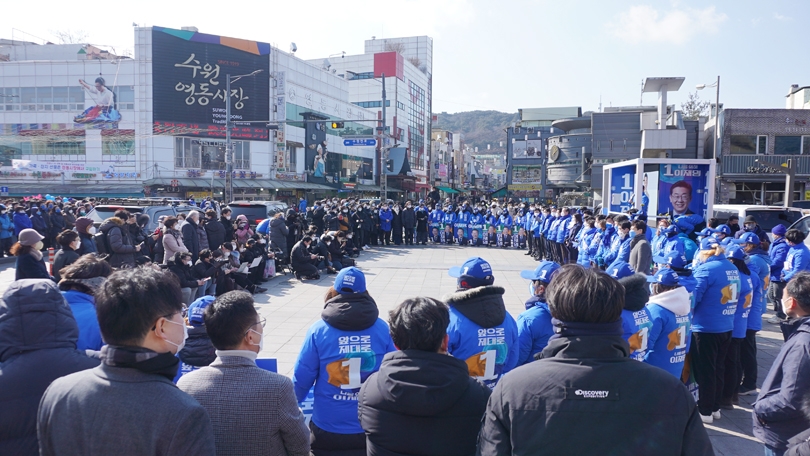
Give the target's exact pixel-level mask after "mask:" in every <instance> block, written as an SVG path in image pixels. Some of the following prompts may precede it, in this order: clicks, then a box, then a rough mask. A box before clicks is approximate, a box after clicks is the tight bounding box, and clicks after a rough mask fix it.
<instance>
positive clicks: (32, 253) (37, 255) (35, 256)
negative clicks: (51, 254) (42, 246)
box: [31, 250, 42, 261]
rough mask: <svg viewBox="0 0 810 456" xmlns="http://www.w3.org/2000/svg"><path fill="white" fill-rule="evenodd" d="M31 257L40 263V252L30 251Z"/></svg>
mask: <svg viewBox="0 0 810 456" xmlns="http://www.w3.org/2000/svg"><path fill="white" fill-rule="evenodd" d="M31 256H32V257H34V259H35V260H37V261H42V252H40V251H39V250H31Z"/></svg>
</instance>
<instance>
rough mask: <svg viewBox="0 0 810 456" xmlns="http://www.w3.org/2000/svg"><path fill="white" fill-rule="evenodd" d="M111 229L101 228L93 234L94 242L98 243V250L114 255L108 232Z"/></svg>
mask: <svg viewBox="0 0 810 456" xmlns="http://www.w3.org/2000/svg"><path fill="white" fill-rule="evenodd" d="M108 231H109V230H105V231H102V230H99V231H98V233H96V234H94V235H93V242H95V243H96V250H98V253H99V254H101V255H112V249H111V248H110V243H109V241H108V239H107V232H108Z"/></svg>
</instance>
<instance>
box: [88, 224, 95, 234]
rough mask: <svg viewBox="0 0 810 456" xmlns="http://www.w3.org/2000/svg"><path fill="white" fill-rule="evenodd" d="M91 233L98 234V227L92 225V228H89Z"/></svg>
mask: <svg viewBox="0 0 810 456" xmlns="http://www.w3.org/2000/svg"><path fill="white" fill-rule="evenodd" d="M89 233H90V234H96V227H94V226H91V227H90V230H89Z"/></svg>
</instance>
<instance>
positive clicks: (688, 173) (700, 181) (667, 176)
mask: <svg viewBox="0 0 810 456" xmlns="http://www.w3.org/2000/svg"><path fill="white" fill-rule="evenodd" d="M708 176H709V165H703V164H683V163H672V164H671V163H667V164H661V165H659V172H658V179H659V181H658V213H659V214H670V215H671V216H672V217H673V218H674V217H678V216H680V215H694V214H696V215H699V216H701V217H703V220H704V221H705V220H708V218H707V217H708V214H707V211H708V207H709V187H708V186H709V185H710V182H709V180H708ZM711 184H712V185H713V183H711Z"/></svg>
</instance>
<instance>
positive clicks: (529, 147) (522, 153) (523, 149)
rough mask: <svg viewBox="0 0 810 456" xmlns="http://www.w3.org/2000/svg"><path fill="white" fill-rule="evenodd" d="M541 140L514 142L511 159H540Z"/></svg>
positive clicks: (541, 155)
mask: <svg viewBox="0 0 810 456" xmlns="http://www.w3.org/2000/svg"><path fill="white" fill-rule="evenodd" d="M542 148H543V140H542V139H539V138H538V139H530V140H528V141H515V142H514V143H512V158H542V157H543V154H542Z"/></svg>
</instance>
